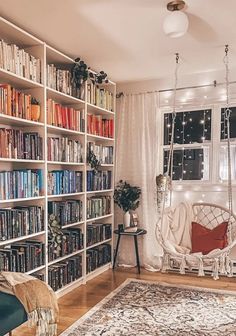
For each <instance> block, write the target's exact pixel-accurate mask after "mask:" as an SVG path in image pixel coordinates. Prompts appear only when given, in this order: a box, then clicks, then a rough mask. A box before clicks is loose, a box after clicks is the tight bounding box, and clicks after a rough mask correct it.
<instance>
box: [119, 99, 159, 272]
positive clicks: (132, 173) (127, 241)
mask: <svg viewBox="0 0 236 336" xmlns="http://www.w3.org/2000/svg"><path fill="white" fill-rule="evenodd" d="M117 107H118V108H117V122H116V125H117V128H116V139H117V142H116V173H115V181H116V182H118V181H119V180H121V179H122V180H126V181H128V182H129V183H131V184H133V185H137V186H139V187H141V189H142V198H141V203H140V206H139V208H138V209H137V210H136V212H137V214H138V217H139V226H140V227H142V228H144V229H146V230H147V235H145V236H143V238H141V237H139V238H138V240H139V254H140V259H141V264H142V265H143V266H144V267H145V268H147V269H149V270H153V271H154V270H159V268H160V255H162V249H161V247H160V245H159V244H158V242H157V240H156V238H155V225H156V221H157V207H156V184H155V178H156V174H157V164H158V162H157V160H158V157H159V155H158V151H159V148H160V147H159V146H158V140H159V139H158V136H159V135H158V125H157V115H158V94H157V93H143V94H134V95H133V94H130V95H124V96H123V97H121V98H120V99H119V100H118V106H117ZM122 215H123V213H122V211H121V210H120V209H119V210H118V209H116V216H115V218H116V224H118V223H122V218H123V217H122ZM133 244H134V243H133V240H132V238H131V237H122V239H121V245H120V248H119V264H122V265H127V266H128V265H129V266H134V265H135V264H136V261H135V254H134V246H133Z"/></svg>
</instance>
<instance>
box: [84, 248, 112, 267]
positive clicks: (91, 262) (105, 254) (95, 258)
mask: <svg viewBox="0 0 236 336" xmlns="http://www.w3.org/2000/svg"><path fill="white" fill-rule="evenodd" d="M110 261H111V245H110V244H102V245H99V246H96V247H93V248H91V249H89V250H87V254H86V266H87V273H90V272H92V271H94V270H95V269H97V268H98V267H101V266H103V265H105V264H108V263H109V262H110Z"/></svg>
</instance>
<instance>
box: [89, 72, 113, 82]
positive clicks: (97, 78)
mask: <svg viewBox="0 0 236 336" xmlns="http://www.w3.org/2000/svg"><path fill="white" fill-rule="evenodd" d="M89 78H90V80H91V82H92V83H93V84H102V83H106V84H107V83H108V82H109V81H108V78H107V74H106V73H105V72H104V71H100V72H99V73H93V72H91V71H90V72H89Z"/></svg>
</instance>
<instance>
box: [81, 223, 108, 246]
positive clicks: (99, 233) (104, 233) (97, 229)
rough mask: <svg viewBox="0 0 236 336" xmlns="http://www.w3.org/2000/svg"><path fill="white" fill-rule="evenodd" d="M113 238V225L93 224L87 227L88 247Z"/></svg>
mask: <svg viewBox="0 0 236 336" xmlns="http://www.w3.org/2000/svg"><path fill="white" fill-rule="evenodd" d="M111 236H112V226H111V224H100V223H93V224H88V225H87V247H88V246H91V245H94V244H96V243H100V242H102V241H104V240H107V239H110V238H111Z"/></svg>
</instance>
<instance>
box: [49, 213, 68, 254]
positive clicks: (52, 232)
mask: <svg viewBox="0 0 236 336" xmlns="http://www.w3.org/2000/svg"><path fill="white" fill-rule="evenodd" d="M48 229H49V245H53V247H54V253H55V255H56V257H59V255H60V251H61V245H62V242H63V240H64V241H65V240H66V237H65V236H64V234H63V232H62V230H61V226H60V224H59V223H58V221H57V219H56V216H54V215H52V214H51V215H50V216H49V220H48Z"/></svg>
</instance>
